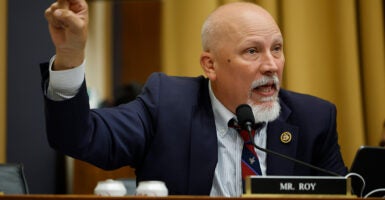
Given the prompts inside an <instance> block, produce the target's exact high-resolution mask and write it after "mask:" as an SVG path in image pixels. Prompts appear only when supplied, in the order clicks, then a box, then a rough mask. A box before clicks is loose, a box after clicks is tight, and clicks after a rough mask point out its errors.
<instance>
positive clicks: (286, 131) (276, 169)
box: [266, 102, 299, 175]
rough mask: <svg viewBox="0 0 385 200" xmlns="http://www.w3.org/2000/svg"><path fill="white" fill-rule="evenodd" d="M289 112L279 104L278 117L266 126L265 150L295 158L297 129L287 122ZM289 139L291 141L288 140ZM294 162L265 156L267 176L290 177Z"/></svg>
mask: <svg viewBox="0 0 385 200" xmlns="http://www.w3.org/2000/svg"><path fill="white" fill-rule="evenodd" d="M290 113H291V110H290V109H289V108H288V107H287V106H286V104H284V103H283V102H281V114H280V117H279V118H278V119H277V120H275V121H273V122H270V123H269V124H268V127H267V149H270V150H272V151H275V152H278V153H280V154H283V155H286V156H289V157H292V158H295V157H296V154H297V146H298V132H299V128H298V127H297V126H294V125H292V124H289V123H288V122H287V119H288V117H289V115H290ZM289 137H291V139H290V140H289ZM294 164H295V163H294V162H293V161H290V160H288V159H285V158H281V157H278V156H275V155H269V154H268V155H267V159H266V165H267V175H292V174H293V172H294Z"/></svg>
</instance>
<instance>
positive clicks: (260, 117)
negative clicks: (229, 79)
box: [248, 97, 281, 123]
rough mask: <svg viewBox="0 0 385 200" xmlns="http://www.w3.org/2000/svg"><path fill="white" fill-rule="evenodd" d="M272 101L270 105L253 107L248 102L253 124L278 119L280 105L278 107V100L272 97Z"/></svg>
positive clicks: (253, 105)
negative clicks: (253, 120) (252, 115)
mask: <svg viewBox="0 0 385 200" xmlns="http://www.w3.org/2000/svg"><path fill="white" fill-rule="evenodd" d="M273 98H274V100H272V99H270V100H271V101H273V102H271V104H270V105H255V104H253V103H251V102H248V104H249V105H250V107H251V109H252V111H253V114H254V118H255V122H256V123H258V122H271V121H274V120H275V119H277V118H278V116H279V113H280V111H281V105H279V98H278V97H273Z"/></svg>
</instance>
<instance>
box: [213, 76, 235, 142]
mask: <svg viewBox="0 0 385 200" xmlns="http://www.w3.org/2000/svg"><path fill="white" fill-rule="evenodd" d="M208 87H209V94H210V99H211V105H212V109H213V112H214V120H215V127H216V130H217V133H219V135H220V136H224V135H225V134H226V133H227V131H228V129H229V127H228V125H227V123H228V122H229V120H230V119H231V118H235V117H236V116H235V115H234V114H233V113H232V112H231V111H230V110H228V109H227V108H226V107H225V106H224V105H223V104H222V103H221V102H220V101H219V100H218V99H217V98H216V97H215V95H214V92H213V91H212V89H211V81H209V85H208Z"/></svg>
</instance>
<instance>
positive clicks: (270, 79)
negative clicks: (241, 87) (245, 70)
mask: <svg viewBox="0 0 385 200" xmlns="http://www.w3.org/2000/svg"><path fill="white" fill-rule="evenodd" d="M267 84H273V85H274V87H275V88H276V89H278V86H279V85H280V82H279V79H278V76H276V75H273V76H262V77H261V78H259V79H258V80H254V81H253V82H252V83H251V89H254V88H257V87H260V86H262V85H267Z"/></svg>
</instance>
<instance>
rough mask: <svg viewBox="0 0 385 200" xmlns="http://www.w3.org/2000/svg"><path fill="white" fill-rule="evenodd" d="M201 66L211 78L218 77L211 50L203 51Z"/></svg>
mask: <svg viewBox="0 0 385 200" xmlns="http://www.w3.org/2000/svg"><path fill="white" fill-rule="evenodd" d="M200 63H201V67H202V69H203V72H204V73H205V75H206V76H207V78H209V79H210V80H215V79H216V73H215V62H214V59H213V56H212V54H211V53H210V52H202V54H201V57H200Z"/></svg>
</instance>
